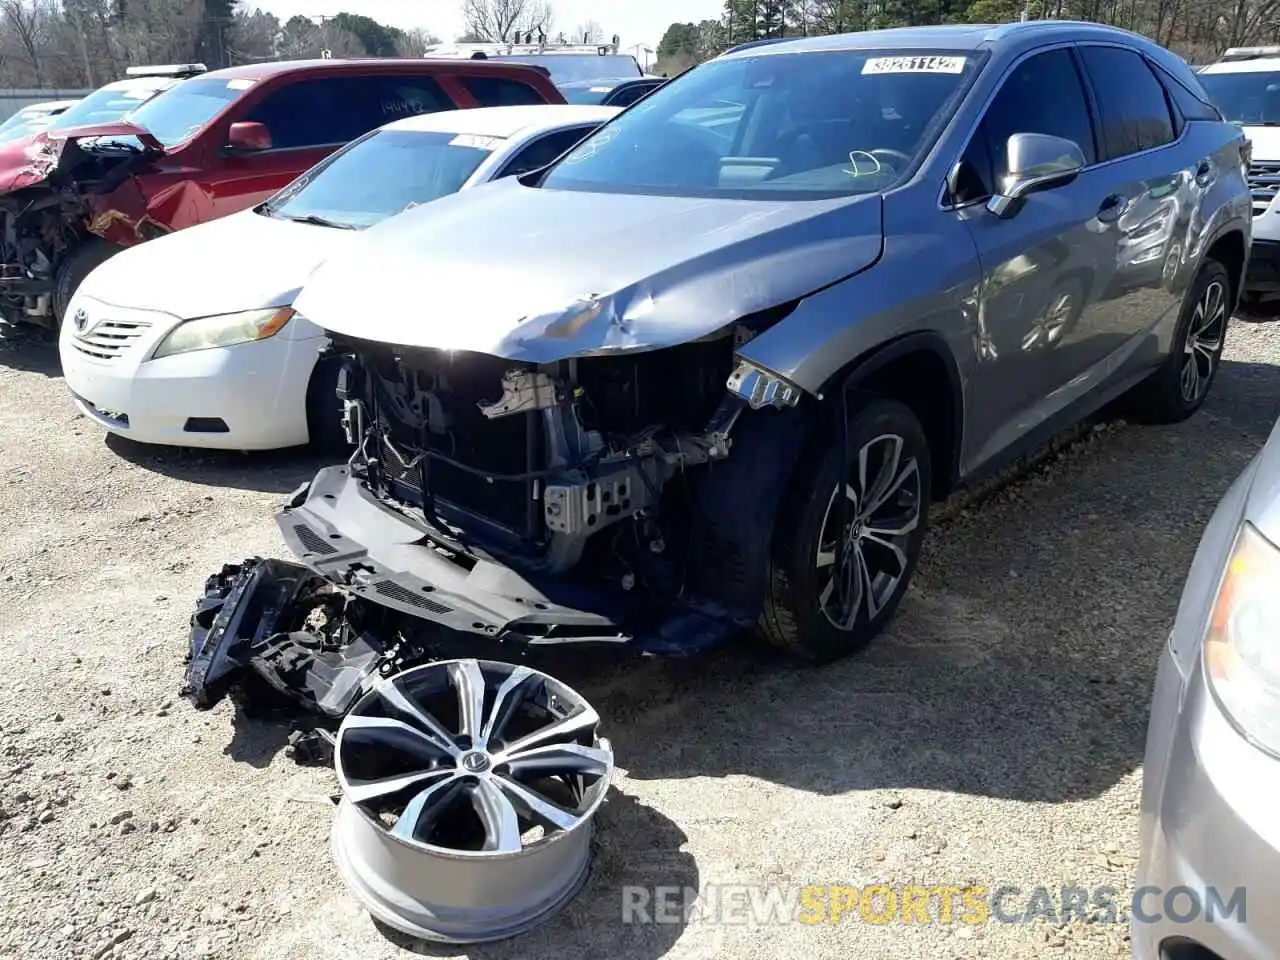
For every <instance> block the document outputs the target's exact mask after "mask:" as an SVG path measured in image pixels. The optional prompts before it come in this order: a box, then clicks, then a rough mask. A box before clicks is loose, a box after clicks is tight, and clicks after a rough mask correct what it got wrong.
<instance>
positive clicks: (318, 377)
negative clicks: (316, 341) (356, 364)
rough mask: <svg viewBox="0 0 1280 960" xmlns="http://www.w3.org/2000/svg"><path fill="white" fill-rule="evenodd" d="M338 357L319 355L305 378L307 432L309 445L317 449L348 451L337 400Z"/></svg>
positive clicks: (339, 367)
mask: <svg viewBox="0 0 1280 960" xmlns="http://www.w3.org/2000/svg"><path fill="white" fill-rule="evenodd" d="M341 369H342V360H341V358H340V357H321V358H320V359H319V360H318V361H317V362H316V365H315V369H313V370H312V371H311V379H310V380H309V381H307V436H308V439H309V441H310V444H311V447H312V449H314V450H317V451H319V452H321V453H343V454H345V453H346V452H348V451H350V449H351V448H350V445H349V444H348V443H347V434H346V431H345V430H344V429H343V428H342V405H341V404H340V403H339V402H338V372H339V371H340V370H341Z"/></svg>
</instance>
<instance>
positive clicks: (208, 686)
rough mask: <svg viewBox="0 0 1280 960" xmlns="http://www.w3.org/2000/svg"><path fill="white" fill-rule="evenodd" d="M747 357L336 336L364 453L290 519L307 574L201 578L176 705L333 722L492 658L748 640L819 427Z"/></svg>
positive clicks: (282, 568)
mask: <svg viewBox="0 0 1280 960" xmlns="http://www.w3.org/2000/svg"><path fill="white" fill-rule="evenodd" d="M738 342H740V341H739V340H738V338H737V337H735V336H734V334H733V332H732V331H727V332H726V333H725V334H723V335H718V336H715V337H711V338H707V339H705V340H700V341H697V342H692V343H687V344H683V345H681V346H678V347H672V348H669V349H666V350H661V351H654V352H649V353H637V354H630V355H619V356H607V357H592V358H583V359H575V360H566V361H561V362H558V363H555V364H543V365H531V364H530V365H520V364H513V363H512V361H509V360H502V359H499V358H496V357H491V356H487V355H481V354H474V353H462V352H453V353H450V352H447V351H441V350H434V349H425V348H401V347H397V346H394V345H388V344H383V343H377V342H372V341H365V340H359V339H353V338H347V337H335V338H334V339H333V341H332V344H331V351H332V353H334V354H336V355H337V356H338V357H340V358H341V362H342V368H341V373H340V375H339V378H338V398H337V399H338V400H339V401H340V402H341V403H342V405H343V410H344V423H345V426H346V429H347V432H348V439H349V440H350V442H351V444H352V446H353V448H354V450H355V452H354V453H353V454H352V457H351V459H350V461H349V462H348V463H347V464H344V465H338V466H333V467H327V468H325V469H323V470H321V471H320V472H319V473H318V474H317V475H316V476H315V478H314V479H313V480H311V481H310V482H309V483H308V484H305V485H304V486H303V487H302V488H300V489H299V490H298V491H296V492H295V493H294V495H293V496H292V498H291V499H290V501H289V503H288V504H286V505H285V506H284V507H282V509H281V511H280V513H279V515H278V517H277V523H278V524H279V527H280V531H281V533H282V534H283V536H284V539H285V541H286V543H287V544H288V546H289V548H290V550H291V551H292V552H293V553H294V554H295V555H296V556H297V558H298V561H299V562H296V563H295V562H290V561H282V560H259V559H254V560H250V561H246V562H245V563H244V564H240V565H230V566H227V567H225V568H224V569H223V570H222V571H220V572H219V573H216V574H214V575H213V576H211V577H210V578H209V580H208V582H207V584H206V588H205V595H204V596H203V597H202V598H201V599H200V600H199V601H198V603H197V606H196V611H195V614H194V616H193V617H192V630H191V640H190V654H189V658H188V669H187V679H186V684H185V686H184V690H183V694H184V696H186V697H188V698H189V699H190V700H192V701H193V702H194V703H195V704H196V705H197V706H200V707H204V708H207V707H209V706H212V705H213V704H215V703H217V702H218V701H219V700H220V699H222V698H223V697H224V696H226V695H227V694H231V695H232V697H233V698H234V699H235V700H236V701H237V702H238V703H240V704H241V705H242V706H244V707H245V708H246V709H249V708H253V707H258V706H263V705H266V706H286V707H288V708H290V709H292V710H293V711H294V712H299V711H300V712H302V713H303V714H304V715H309V716H311V717H312V719H313V722H314V723H315V724H316V725H318V726H319V727H321V728H323V727H324V726H325V724H326V722H328V721H334V720H336V719H339V718H341V717H342V716H344V715H345V714H346V713H347V711H348V710H349V709H350V708H351V706H352V704H353V703H354V702H355V701H356V699H357V698H358V697H360V696H361V695H364V694H367V693H368V692H369V691H370V690H371V689H372V688H373V685H374V684H376V683H377V682H378V678H379V677H385V676H387V675H389V674H391V673H395V672H398V671H403V670H409V669H413V668H414V667H417V666H420V665H422V664H425V663H430V662H433V661H436V660H439V659H441V658H442V657H444V656H446V655H448V654H449V653H452V654H453V655H459V654H461V655H464V656H476V655H477V653H476V652H475V648H476V646H477V644H484V645H485V646H484V648H483V649H485V650H486V652H487V651H492V650H494V649H495V648H496V647H501V648H503V649H504V652H503V654H502V655H503V658H504V659H513V658H520V657H522V656H524V655H525V654H526V653H528V652H530V651H532V650H534V649H537V648H541V647H546V646H551V645H560V644H570V643H578V644H580V643H594V644H604V645H614V646H616V647H623V648H626V649H627V650H629V651H630V652H635V653H642V654H651V655H658V656H685V655H690V654H693V653H697V652H700V651H702V650H705V649H708V648H710V647H712V646H715V645H717V644H719V643H721V642H723V641H725V640H726V639H727V638H729V637H731V636H733V635H734V634H735V633H737V632H739V631H741V630H743V629H745V628H748V627H751V626H752V625H753V624H754V623H755V622H756V620H757V619H758V617H759V615H760V610H761V606H762V603H763V597H764V594H765V591H766V587H767V582H768V576H769V569H770V567H769V556H770V547H771V543H772V535H773V530H774V526H775V517H776V515H777V513H778V505H779V504H780V502H781V501H782V497H783V493H784V491H785V489H786V487H787V484H788V482H789V480H790V477H791V473H792V469H793V467H794V465H795V464H796V462H797V461H798V460H799V458H800V453H801V449H802V447H803V445H804V443H805V442H806V438H807V433H808V431H807V423H808V420H809V418H808V417H806V416H805V415H804V413H803V411H802V410H799V409H797V407H798V404H799V401H800V397H799V394H798V393H797V392H796V390H795V388H794V387H792V386H790V385H788V384H786V383H784V382H783V381H781V380H778V379H777V378H774V377H772V376H771V375H769V374H767V372H765V371H761V370H759V369H757V368H753V367H750V366H749V365H747V364H744V363H741V362H739V361H738V360H736V359H735V350H736V346H737V343H738ZM748 518H749V519H748ZM312 745H313V746H315V744H314V743H313V744H312ZM323 746H324V745H323V744H320V747H321V749H320V753H323V752H324V750H323Z"/></svg>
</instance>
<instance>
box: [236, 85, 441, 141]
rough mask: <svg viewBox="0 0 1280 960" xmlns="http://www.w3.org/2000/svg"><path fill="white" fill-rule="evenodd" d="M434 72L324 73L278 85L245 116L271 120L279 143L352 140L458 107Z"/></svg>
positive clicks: (268, 124)
mask: <svg viewBox="0 0 1280 960" xmlns="http://www.w3.org/2000/svg"><path fill="white" fill-rule="evenodd" d="M453 108H454V104H453V101H451V100H450V99H449V97H448V95H447V94H446V93H445V92H444V90H442V89H441V88H440V85H439V84H438V83H436V82H435V80H432V79H431V78H430V77H399V76H381V77H323V78H318V79H308V80H299V81H297V82H295V83H291V84H289V85H288V86H286V87H281V88H280V89H278V90H273V91H272V92H271V93H269V94H267V97H266V99H264V100H263V101H262V102H261V103H259V104H258V105H257V106H256V107H254V108H253V109H252V110H250V111H249V114H248V115H247V116H246V117H245V118H244V119H246V120H256V121H257V122H258V123H262V124H265V125H266V127H267V130H268V131H270V133H271V144H272V146H273V147H274V148H276V149H288V148H291V147H318V146H324V145H327V144H334V143H346V142H347V141H348V140H354V139H355V138H356V137H358V136H360V135H361V134H364V133H368V132H369V131H370V130H372V129H373V128H374V127H380V126H382V125H383V124H384V123H390V122H391V121H392V120H399V119H400V118H402V117H411V116H414V115H415V114H419V113H434V112H436V111H437V110H452V109H453Z"/></svg>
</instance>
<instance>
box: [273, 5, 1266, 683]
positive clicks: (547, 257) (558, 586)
mask: <svg viewBox="0 0 1280 960" xmlns="http://www.w3.org/2000/svg"><path fill="white" fill-rule="evenodd" d="M1245 151H1246V141H1245V139H1244V137H1243V135H1242V134H1241V132H1240V130H1239V128H1237V127H1234V126H1232V125H1231V124H1228V123H1226V122H1224V121H1223V120H1222V118H1221V116H1220V114H1219V113H1218V112H1217V110H1216V109H1215V108H1214V107H1213V106H1212V105H1211V104H1210V103H1209V101H1208V96H1207V94H1206V93H1205V92H1204V89H1203V87H1202V86H1201V84H1200V82H1199V81H1198V80H1197V79H1196V76H1195V74H1193V73H1192V72H1191V70H1190V68H1188V67H1187V65H1186V64H1185V63H1184V62H1183V61H1182V60H1180V59H1179V58H1178V57H1176V56H1174V55H1173V54H1171V53H1169V52H1168V51H1166V50H1164V49H1162V48H1161V47H1158V46H1156V45H1155V44H1153V43H1151V42H1150V41H1149V40H1146V39H1144V38H1142V37H1139V36H1136V35H1134V34H1131V33H1127V32H1125V31H1121V30H1116V29H1113V28H1109V27H1102V26H1098V25H1096V24H1079V23H1062V22H1048V21H1041V22H1038V23H1027V24H1012V25H1006V26H999V27H991V26H972V25H970V26H951V27H928V28H915V29H906V30H886V31H879V32H876V31H872V32H867V33H860V34H850V35H846V36H836V37H821V38H808V39H794V40H785V41H783V42H777V43H769V44H764V45H760V44H754V45H749V46H747V47H744V48H741V49H738V50H731V51H729V52H728V53H727V54H725V55H724V56H722V57H719V58H717V59H715V60H713V61H711V62H709V63H705V64H702V65H701V66H698V67H696V68H695V69H693V70H691V71H688V72H687V73H685V74H683V75H681V76H680V77H679V78H677V79H675V80H673V81H672V82H671V83H668V84H666V85H664V86H663V87H661V88H659V89H658V90H656V91H654V92H653V93H651V94H650V95H649V96H647V97H645V98H644V99H643V100H642V101H640V102H639V103H638V104H636V105H635V106H633V107H632V108H630V109H628V110H625V111H623V112H622V113H621V114H619V115H618V116H617V117H616V118H614V119H613V120H612V121H610V122H609V123H608V124H606V125H605V126H603V127H601V128H600V129H599V130H598V131H597V132H596V133H594V134H593V135H592V136H590V137H588V138H587V139H586V140H585V141H584V142H583V143H582V144H580V145H579V146H578V147H576V148H575V149H574V150H572V151H570V152H569V153H567V154H566V155H565V156H564V157H562V158H560V159H559V160H557V161H556V162H555V163H554V164H552V165H550V166H549V167H547V168H545V169H544V170H540V171H537V172H535V173H531V174H529V175H528V176H525V177H518V178H509V179H508V180H507V181H506V182H505V183H500V184H491V185H488V186H486V187H484V188H482V189H479V190H473V191H469V195H468V196H466V197H450V198H445V199H444V200H442V201H440V202H438V203H435V204H432V205H431V208H430V209H425V208H424V209H421V210H411V211H408V212H407V213H405V214H404V215H402V216H399V217H396V218H394V219H393V220H391V221H387V222H386V223H383V224H380V225H379V226H378V227H375V228H374V229H372V230H369V231H367V233H366V234H365V235H363V236H362V237H361V238H360V239H359V240H358V242H356V243H354V244H352V245H351V246H350V247H348V248H347V249H346V250H344V252H343V254H342V255H341V256H336V257H333V258H332V259H330V260H328V261H327V262H326V263H325V264H324V265H323V266H322V267H320V268H319V269H318V270H317V271H316V272H315V273H314V274H312V276H311V277H310V278H309V279H308V281H307V285H306V287H305V288H304V290H303V291H302V293H301V295H300V296H299V298H298V300H297V302H296V308H297V309H298V311H299V312H300V313H302V314H303V315H305V316H306V317H307V318H308V319H309V320H311V321H312V322H313V323H315V324H317V325H318V326H320V327H321V328H323V329H324V330H325V331H326V332H327V333H328V334H329V335H330V337H331V343H332V344H333V351H334V352H335V354H337V355H339V356H341V357H342V358H343V362H344V365H345V366H344V369H345V370H346V376H345V379H344V384H345V386H344V390H343V401H344V403H345V404H346V411H347V416H346V422H347V423H348V425H349V427H350V429H351V433H350V439H351V441H352V442H353V444H355V445H356V446H357V447H358V454H357V456H356V457H355V458H354V460H353V461H352V463H351V464H349V465H345V466H342V467H335V468H332V469H328V470H325V471H322V472H321V473H320V474H319V475H318V476H317V477H316V478H315V480H314V481H313V482H312V483H311V484H310V485H309V487H308V489H307V490H305V491H302V492H301V493H300V494H299V495H298V497H297V498H296V499H295V501H294V502H293V503H292V506H291V508H290V511H289V512H288V514H287V516H284V517H282V518H281V530H282V533H283V535H284V537H285V541H286V542H287V543H288V545H289V547H290V549H291V550H292V551H293V552H294V553H295V554H297V555H298V556H299V557H300V558H301V559H302V560H303V561H304V562H305V563H307V564H308V565H309V566H311V567H312V569H313V570H314V571H315V572H316V573H318V574H320V575H321V576H323V577H325V578H326V579H329V580H331V581H333V582H335V583H339V584H344V585H346V584H351V583H353V582H360V583H363V582H364V581H366V580H367V581H368V584H369V586H370V587H371V595H372V594H376V595H377V599H378V601H379V602H380V603H384V604H386V605H387V606H390V607H392V608H394V609H397V610H400V611H401V612H403V613H406V614H410V615H413V616H416V617H421V618H424V619H427V620H431V621H434V622H435V623H437V624H439V625H440V626H443V627H445V628H448V629H450V630H453V631H459V632H461V633H463V634H470V635H471V636H472V637H473V638H475V639H476V640H483V639H487V638H495V637H501V638H503V639H504V640H508V641H512V642H514V643H517V644H519V643H534V644H549V643H562V642H574V643H582V642H588V641H591V642H601V643H622V644H627V645H631V646H633V647H637V648H639V649H641V650H643V651H645V652H647V653H653V654H664V655H672V654H688V653H692V652H694V651H696V650H699V649H702V648H705V647H707V646H710V645H712V644H714V643H717V642H721V641H724V640H727V639H729V638H730V637H732V636H734V634H735V633H736V632H737V631H740V630H741V629H742V628H744V627H747V626H751V625H756V624H758V625H759V626H760V627H761V629H762V631H763V632H764V633H765V635H766V636H767V637H768V638H769V639H770V640H771V641H773V642H775V643H777V644H778V645H779V646H781V647H783V648H785V649H786V650H788V651H790V652H792V653H794V654H796V655H798V656H800V657H802V658H805V659H808V660H810V661H815V662H823V661H829V660H832V659H835V658H837V657H841V656H845V655H847V654H851V653H853V652H855V651H856V650H858V649H860V648H862V647H863V646H865V645H866V644H867V643H868V642H869V641H870V640H871V639H872V638H873V637H874V636H875V635H876V634H877V633H878V632H879V631H880V630H881V628H882V627H883V626H884V624H885V623H886V622H887V621H888V619H889V617H890V616H892V613H893V610H894V608H895V607H896V605H897V604H898V602H899V600H900V599H901V598H902V596H903V594H904V592H905V590H906V589H907V585H908V583H909V581H910V579H911V576H912V573H913V571H914V569H915V565H916V558H917V554H918V552H919V549H920V544H921V540H922V537H923V535H924V529H925V522H926V519H927V510H926V508H927V505H928V502H929V500H931V499H933V498H937V497H942V496H945V495H946V494H948V493H949V492H950V491H951V490H953V489H955V488H956V487H957V486H958V485H961V484H965V483H971V482H973V481H974V480H975V479H977V478H979V477H981V476H982V475H983V474H989V473H990V472H991V471H993V470H996V469H998V468H999V467H1000V466H1001V465H1002V464H1005V463H1007V462H1008V460H1009V458H1011V457H1014V456H1016V455H1017V454H1019V453H1021V452H1026V451H1027V450H1028V449H1029V448H1033V447H1035V446H1037V445H1038V444H1040V443H1042V442H1044V441H1045V440H1046V439H1048V438H1049V437H1050V436H1052V435H1053V434H1054V433H1056V432H1058V431H1060V430H1062V429H1063V428H1064V427H1067V426H1069V425H1071V424H1072V423H1074V422H1076V421H1078V420H1080V419H1081V418H1084V417H1087V416H1089V415H1090V414H1091V413H1092V412H1093V411H1095V410H1097V409H1098V408H1099V407H1100V406H1101V405H1102V404H1104V403H1106V402H1107V401H1109V400H1111V399H1112V398H1115V397H1117V396H1119V395H1120V394H1123V393H1126V392H1128V393H1130V396H1131V399H1132V401H1133V406H1134V407H1135V409H1137V410H1139V411H1140V412H1141V413H1142V414H1143V415H1144V416H1145V417H1146V418H1147V419H1149V420H1153V421H1158V422H1174V421H1177V420H1181V419H1183V418H1185V417H1187V416H1190V415H1191V414H1192V413H1193V412H1194V411H1195V410H1196V409H1198V408H1199V406H1200V404H1201V403H1202V402H1203V401H1204V398H1205V395H1206V393H1207V391H1208V390H1209V388H1210V386H1211V384H1212V381H1213V377H1214V374H1215V372H1216V370H1217V366H1218V360H1219V357H1220V356H1221V351H1222V346H1223V342H1224V336H1225V332H1226V318H1227V316H1228V315H1229V313H1230V311H1231V309H1232V307H1233V305H1234V303H1235V301H1236V298H1237V296H1238V293H1239V289H1240V285H1241V276H1242V274H1243V272H1244V268H1245V262H1246V259H1247V256H1248V249H1249V241H1250V224H1251V219H1252V211H1251V208H1250V199H1249V191H1248V188H1247V185H1246V183H1245V170H1246V166H1247V164H1246V156H1245ZM317 545H319V546H317ZM374 587H376V589H373V588H374Z"/></svg>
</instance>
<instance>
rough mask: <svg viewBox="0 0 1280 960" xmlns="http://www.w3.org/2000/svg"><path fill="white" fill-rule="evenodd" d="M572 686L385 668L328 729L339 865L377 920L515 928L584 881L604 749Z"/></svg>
mask: <svg viewBox="0 0 1280 960" xmlns="http://www.w3.org/2000/svg"><path fill="white" fill-rule="evenodd" d="M599 722H600V718H599V716H598V715H597V713H596V711H595V710H594V709H593V708H592V707H591V706H590V704H588V703H587V702H586V700H584V699H583V698H582V697H581V696H580V695H579V694H578V693H576V692H575V691H573V690H572V689H570V688H569V687H568V686H566V685H565V684H563V683H561V682H559V681H557V680H555V679H553V678H552V677H550V676H548V675H546V674H544V673H541V672H539V671H537V670H534V669H532V668H530V667H526V666H519V665H515V664H508V663H497V662H492V661H483V660H450V661H442V662H439V663H431V664H427V665H425V666H421V667H416V668H414V669H412V670H408V671H405V672H404V673H401V674H398V675H396V676H393V677H389V678H385V679H381V680H379V681H378V682H377V683H376V685H375V686H374V688H373V689H372V690H371V691H370V692H369V693H367V694H366V695H365V696H364V697H363V698H361V700H360V701H359V702H358V703H357V704H356V705H355V707H354V708H353V709H352V710H351V712H350V713H349V714H348V715H347V717H346V719H345V720H344V721H343V723H342V726H341V728H340V729H339V732H338V738H337V746H336V749H335V766H336V768H337V774H338V779H339V781H340V783H341V785H342V793H343V799H342V802H341V804H340V806H339V810H338V813H337V816H336V818H335V822H334V827H333V838H332V845H333V852H334V858H335V860H336V862H337V865H338V870H339V873H340V874H341V875H342V877H343V879H344V881H345V882H346V883H347V885H348V886H349V887H350V888H351V890H352V892H353V893H354V894H355V895H356V897H357V898H358V899H359V900H360V901H361V902H362V903H363V904H364V906H365V907H366V908H367V909H368V910H369V911H370V913H372V914H373V915H374V916H375V917H377V918H378V919H380V920H382V921H383V922H385V923H387V924H388V925H389V926H392V927H395V928H396V929H398V930H401V931H403V932H405V933H409V934H411V935H413V936H417V937H422V938H425V939H432V940H443V941H450V942H460V943H468V942H479V941H483V940H495V939H500V938H503V937H508V936H513V935H515V934H517V933H521V932H523V931H524V930H526V929H528V928H529V927H531V926H533V925H534V924H536V923H539V922H541V921H543V920H545V919H547V918H548V917H550V916H551V915H552V914H554V913H555V912H556V911H557V910H559V909H560V908H561V907H563V906H564V905H566V904H567V903H568V901H569V900H570V899H572V897H573V896H574V894H576V893H577V891H578V889H579V888H580V887H581V884H582V882H583V881H584V880H585V878H586V873H587V869H588V866H589V859H590V838H591V817H592V815H593V814H594V813H595V811H596V809H597V808H598V807H599V806H600V804H601V802H602V801H603V800H604V797H605V794H606V792H607V790H608V787H609V778H610V775H611V773H612V770H613V753H612V750H611V748H610V746H609V743H608V741H607V740H604V739H601V738H600V737H599V735H598V726H599Z"/></svg>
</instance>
